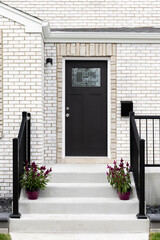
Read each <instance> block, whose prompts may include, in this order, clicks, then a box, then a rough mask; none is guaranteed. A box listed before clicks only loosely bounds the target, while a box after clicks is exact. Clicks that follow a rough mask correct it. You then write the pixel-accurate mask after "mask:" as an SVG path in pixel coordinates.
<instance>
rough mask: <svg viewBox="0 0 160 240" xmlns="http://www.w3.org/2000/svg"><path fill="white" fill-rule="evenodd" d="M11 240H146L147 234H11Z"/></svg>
mask: <svg viewBox="0 0 160 240" xmlns="http://www.w3.org/2000/svg"><path fill="white" fill-rule="evenodd" d="M11 237H12V240H44V239H45V240H148V239H149V234H148V233H130V234H127V233H125V234H123V233H117V234H116V233H113V234H111V233H109V234H106V233H102V234H101V233H99V234H96V233H94V234H80V233H79V234H78V233H75V234H56V233H55V234H54V233H11Z"/></svg>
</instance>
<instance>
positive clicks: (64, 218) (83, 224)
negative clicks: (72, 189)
mask: <svg viewBox="0 0 160 240" xmlns="http://www.w3.org/2000/svg"><path fill="white" fill-rule="evenodd" d="M148 231H149V220H148V219H147V220H141V219H137V218H136V216H135V214H134V215H133V214H118V215H116V214H23V215H22V217H21V219H10V232H17V233H20V232H28V233H29V232H30V233H32V232H33V233H35V232H38V233H41V232H42V233H44V232H47V233H51V232H52V233H78V232H79V233H115V232H116V233H147V232H148Z"/></svg>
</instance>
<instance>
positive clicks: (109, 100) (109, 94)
mask: <svg viewBox="0 0 160 240" xmlns="http://www.w3.org/2000/svg"><path fill="white" fill-rule="evenodd" d="M68 60H84V61H87V60H88V61H89V60H96V61H100V60H104V61H106V62H107V63H108V64H107V66H108V67H107V130H108V131H107V143H108V155H107V156H106V157H98V158H99V159H100V158H103V159H104V158H107V159H110V158H111V137H110V136H111V76H110V61H111V58H110V57H63V59H62V159H65V158H69V159H71V158H78V159H79V158H88V159H91V158H97V156H96V157H85V156H84V157H77V156H76V157H73V156H72V157H68V156H65V97H66V91H65V82H66V77H65V71H66V67H65V66H66V61H68Z"/></svg>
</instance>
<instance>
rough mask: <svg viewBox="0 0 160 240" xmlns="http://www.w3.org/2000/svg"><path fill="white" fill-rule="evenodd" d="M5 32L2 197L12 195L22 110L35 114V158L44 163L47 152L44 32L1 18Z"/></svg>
mask: <svg viewBox="0 0 160 240" xmlns="http://www.w3.org/2000/svg"><path fill="white" fill-rule="evenodd" d="M0 30H2V31H3V122H4V123H3V138H2V139H0V196H1V197H3V196H5V197H8V196H11V192H12V191H11V190H12V187H11V182H12V138H14V137H17V135H18V130H19V126H20V121H21V112H22V111H28V112H31V114H32V136H31V138H32V144H31V159H32V160H35V161H36V162H38V163H40V162H42V161H43V151H44V121H43V120H44V112H43V104H44V94H43V88H44V87H43V85H44V83H43V66H44V57H43V54H42V53H43V42H42V38H41V35H40V34H26V33H25V31H24V27H23V26H21V25H19V24H18V23H16V22H13V21H11V20H9V19H6V18H4V17H0Z"/></svg>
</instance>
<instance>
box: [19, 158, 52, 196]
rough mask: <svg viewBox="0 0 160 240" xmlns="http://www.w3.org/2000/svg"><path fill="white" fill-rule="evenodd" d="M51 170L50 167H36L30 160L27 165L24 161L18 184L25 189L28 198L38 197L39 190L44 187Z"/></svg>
mask: <svg viewBox="0 0 160 240" xmlns="http://www.w3.org/2000/svg"><path fill="white" fill-rule="evenodd" d="M51 171H52V168H50V169H46V167H45V166H42V167H38V166H37V164H35V162H32V164H31V165H30V166H29V163H28V162H26V166H25V167H24V174H23V175H22V178H21V180H20V184H21V187H22V188H24V189H25V190H26V193H27V195H28V199H32V200H33V199H37V198H38V195H39V190H41V189H42V190H43V189H44V188H45V187H46V185H47V182H48V181H49V179H48V176H49V173H50V172H51Z"/></svg>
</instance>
